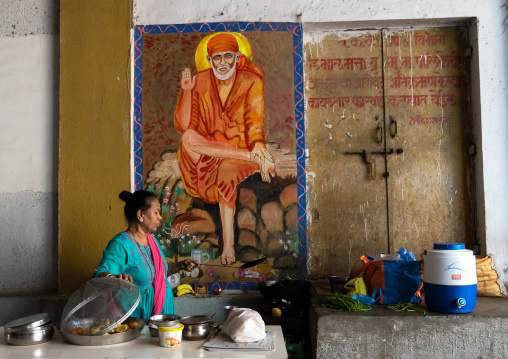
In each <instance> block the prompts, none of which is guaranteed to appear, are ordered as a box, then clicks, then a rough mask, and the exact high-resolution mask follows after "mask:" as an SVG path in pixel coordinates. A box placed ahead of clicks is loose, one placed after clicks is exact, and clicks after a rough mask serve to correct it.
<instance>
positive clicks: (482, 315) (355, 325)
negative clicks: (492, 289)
mask: <svg viewBox="0 0 508 359" xmlns="http://www.w3.org/2000/svg"><path fill="white" fill-rule="evenodd" d="M316 298H317V297H314V298H313V299H316ZM311 323H312V324H311V325H313V326H314V338H313V342H314V347H315V358H319V359H324V358H361V359H369V358H373V359H378V358H419V359H420V358H433V359H435V358H446V359H449V358H461V359H462V358H508V341H507V339H506V338H508V298H497V297H496V298H493V297H480V298H478V299H477V306H476V307H475V310H474V311H473V312H472V313H468V314H440V313H432V312H427V314H425V315H423V314H421V313H414V312H397V311H393V310H391V309H387V308H386V306H384V305H380V304H376V305H374V306H373V307H372V309H371V310H370V311H369V312H339V311H333V310H331V309H329V308H321V307H315V308H312V309H311Z"/></svg>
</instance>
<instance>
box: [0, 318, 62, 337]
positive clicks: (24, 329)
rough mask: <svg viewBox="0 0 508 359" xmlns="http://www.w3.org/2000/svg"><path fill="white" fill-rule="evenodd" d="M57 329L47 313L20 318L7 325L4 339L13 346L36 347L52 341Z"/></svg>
mask: <svg viewBox="0 0 508 359" xmlns="http://www.w3.org/2000/svg"><path fill="white" fill-rule="evenodd" d="M54 333H55V329H54V328H53V322H51V321H50V320H49V315H48V314H46V313H42V314H37V315H33V316H30V317H24V318H19V319H16V320H13V321H11V322H9V323H7V324H6V325H5V330H4V339H5V342H6V343H9V344H12V345H34V344H41V343H45V342H47V341H50V340H51V338H53V334H54Z"/></svg>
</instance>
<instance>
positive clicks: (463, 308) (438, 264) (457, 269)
mask: <svg viewBox="0 0 508 359" xmlns="http://www.w3.org/2000/svg"><path fill="white" fill-rule="evenodd" d="M477 284H478V281H477V278H476V260H475V256H474V253H473V251H471V250H469V249H465V245H464V244H463V243H434V248H433V249H429V250H426V251H425V255H424V256H423V290H424V293H425V303H426V304H427V308H428V309H429V310H430V311H433V312H441V313H469V312H472V311H473V310H474V307H475V306H476V289H477Z"/></svg>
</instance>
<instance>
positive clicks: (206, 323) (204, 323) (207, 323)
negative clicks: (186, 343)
mask: <svg viewBox="0 0 508 359" xmlns="http://www.w3.org/2000/svg"><path fill="white" fill-rule="evenodd" d="M214 314H215V313H214ZM179 321H180V323H182V324H183V325H184V327H183V332H182V336H183V338H184V339H186V340H201V339H206V338H207V337H208V335H210V330H211V329H212V328H213V327H214V326H215V325H216V323H215V322H214V321H212V317H210V316H208V315H191V316H188V317H183V318H181V319H180V320H179Z"/></svg>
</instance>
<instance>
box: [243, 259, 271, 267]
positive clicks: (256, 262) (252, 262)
mask: <svg viewBox="0 0 508 359" xmlns="http://www.w3.org/2000/svg"><path fill="white" fill-rule="evenodd" d="M264 261H266V258H259V259H255V260H253V261H250V262H247V263H244V264H242V265H241V266H240V268H242V269H246V268H251V267H254V266H257V265H258V264H260V263H263V262H264Z"/></svg>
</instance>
